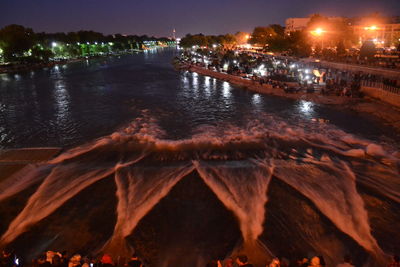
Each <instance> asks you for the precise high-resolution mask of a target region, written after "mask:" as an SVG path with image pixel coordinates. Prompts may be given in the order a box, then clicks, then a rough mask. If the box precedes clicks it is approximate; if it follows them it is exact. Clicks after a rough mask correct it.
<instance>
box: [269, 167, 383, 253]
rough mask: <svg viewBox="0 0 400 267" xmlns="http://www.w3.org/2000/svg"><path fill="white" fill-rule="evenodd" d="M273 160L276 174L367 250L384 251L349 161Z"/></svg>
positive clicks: (372, 251) (373, 251)
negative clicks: (378, 241) (374, 231)
mask: <svg viewBox="0 0 400 267" xmlns="http://www.w3.org/2000/svg"><path fill="white" fill-rule="evenodd" d="M274 163H275V164H276V167H275V172H274V176H276V177H277V178H279V179H280V180H282V181H284V182H285V183H287V184H289V185H290V186H292V187H293V188H295V189H296V190H297V191H299V192H300V193H302V194H303V195H304V196H305V197H307V198H308V199H310V200H311V201H312V202H313V203H314V204H315V205H316V207H317V208H318V209H319V210H320V211H321V212H322V214H324V215H325V216H326V217H328V218H329V219H330V220H331V221H332V222H333V223H334V224H335V225H336V226H337V227H338V228H339V229H340V230H341V231H342V232H344V233H346V234H347V235H349V236H350V237H352V238H353V239H354V240H355V241H356V242H357V243H358V244H360V245H361V246H362V247H364V248H365V249H366V250H367V251H370V252H371V253H375V254H376V255H382V254H383V252H382V250H381V249H380V247H379V246H378V244H377V242H376V240H375V238H374V237H373V236H372V234H371V229H370V226H369V221H368V214H367V211H366V210H365V208H364V202H363V200H362V198H361V196H360V195H359V194H358V192H357V189H356V181H355V180H356V178H355V176H354V174H353V172H352V171H351V170H350V168H349V167H348V165H347V164H346V163H344V162H340V163H338V164H332V163H325V162H324V163H322V162H317V161H315V162H314V163H313V164H311V163H307V164H293V163H291V162H284V161H274Z"/></svg>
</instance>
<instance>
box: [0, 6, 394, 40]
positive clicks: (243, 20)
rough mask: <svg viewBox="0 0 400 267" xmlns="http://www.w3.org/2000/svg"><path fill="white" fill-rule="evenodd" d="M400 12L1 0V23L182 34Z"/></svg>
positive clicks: (54, 29)
mask: <svg viewBox="0 0 400 267" xmlns="http://www.w3.org/2000/svg"><path fill="white" fill-rule="evenodd" d="M372 12H381V13H382V14H384V15H400V0H328V1H327V0H202V1H201V0H140V1H139V0H0V28H1V27H4V26H5V25H8V24H21V25H23V26H26V27H30V28H33V30H34V31H37V32H38V31H46V32H60V31H64V32H68V31H77V30H81V29H85V30H95V31H99V32H102V33H106V34H110V33H122V34H138V35H142V34H148V35H154V36H157V37H161V36H171V31H172V29H173V28H176V31H177V37H181V36H184V35H185V34H186V33H200V32H201V33H204V34H224V33H235V32H237V31H251V30H252V29H253V28H254V26H264V25H268V24H271V23H278V24H282V25H284V21H285V19H286V18H287V17H304V16H307V15H309V14H312V13H321V14H324V15H329V16H341V15H342V16H348V17H353V16H360V15H367V14H369V13H372Z"/></svg>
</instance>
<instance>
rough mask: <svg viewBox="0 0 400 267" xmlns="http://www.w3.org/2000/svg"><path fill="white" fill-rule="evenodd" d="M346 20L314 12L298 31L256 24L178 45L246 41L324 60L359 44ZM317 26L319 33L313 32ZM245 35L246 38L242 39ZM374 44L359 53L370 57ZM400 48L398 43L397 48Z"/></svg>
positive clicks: (224, 45) (184, 40) (365, 45)
mask: <svg viewBox="0 0 400 267" xmlns="http://www.w3.org/2000/svg"><path fill="white" fill-rule="evenodd" d="M350 24H351V23H350V20H349V19H345V18H343V19H329V18H327V17H324V16H321V15H319V14H314V15H312V16H311V17H310V20H309V22H308V24H307V26H306V27H305V29H303V30H301V31H292V32H285V28H284V27H283V26H281V25H278V24H271V25H269V26H258V27H255V28H254V29H253V31H252V33H243V32H237V33H236V34H234V35H232V34H226V35H219V36H213V35H209V36H206V35H203V34H197V35H190V34H188V35H186V36H185V37H184V38H182V40H181V42H180V46H182V47H185V48H190V47H192V46H199V47H204V46H206V47H211V46H212V45H214V44H216V45H218V46H219V47H222V48H224V49H229V48H230V47H234V46H236V45H240V44H244V43H248V44H252V45H253V46H256V47H259V48H260V49H262V50H263V51H265V52H281V53H282V52H284V53H286V54H288V55H292V56H297V57H308V56H310V55H311V54H314V55H315V56H321V57H324V58H327V59H334V58H340V57H344V56H345V55H346V54H350V53H349V49H350V48H352V47H355V46H358V42H359V40H358V38H357V36H356V34H355V33H354V31H353V29H352V28H351V26H350ZM316 29H319V30H320V32H318V31H317V32H316ZM244 37H247V38H244ZM375 50H376V46H375V44H374V42H372V41H371V40H368V41H365V42H364V43H363V44H362V45H361V49H360V52H359V54H360V56H362V57H363V58H364V57H373V56H374V55H375ZM398 50H400V44H399V47H398Z"/></svg>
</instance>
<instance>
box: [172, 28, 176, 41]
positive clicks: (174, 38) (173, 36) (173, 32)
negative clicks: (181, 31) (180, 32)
mask: <svg viewBox="0 0 400 267" xmlns="http://www.w3.org/2000/svg"><path fill="white" fill-rule="evenodd" d="M175 33H176V31H175V29H173V30H172V39H173V40H176V36H175Z"/></svg>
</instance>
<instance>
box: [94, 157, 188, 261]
mask: <svg viewBox="0 0 400 267" xmlns="http://www.w3.org/2000/svg"><path fill="white" fill-rule="evenodd" d="M193 169H194V167H193V165H192V164H190V162H189V163H186V164H181V165H179V166H175V167H168V166H166V167H152V168H149V167H144V166H142V167H135V166H127V167H124V168H120V169H118V170H117V172H116V173H115V182H116V185H117V192H116V195H117V198H118V205H117V223H116V225H115V228H114V233H113V235H112V237H111V239H110V240H109V241H108V242H107V243H106V245H105V246H104V248H103V249H102V251H105V252H109V253H116V254H118V255H125V256H129V255H130V254H131V253H130V249H129V246H128V244H127V243H126V241H125V238H126V237H127V236H128V235H130V234H131V233H132V231H133V230H134V229H135V227H136V225H137V224H138V223H139V221H140V220H141V219H142V218H143V217H144V216H145V215H146V214H147V213H148V212H149V211H150V210H151V209H152V208H153V207H154V206H155V205H156V204H157V203H158V202H159V201H160V200H161V199H162V198H164V197H165V196H166V195H167V194H168V193H169V191H170V190H171V188H172V187H174V186H175V185H176V184H177V183H178V182H179V181H180V180H181V179H182V178H183V177H184V176H186V175H188V174H189V173H190V172H192V171H193Z"/></svg>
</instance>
